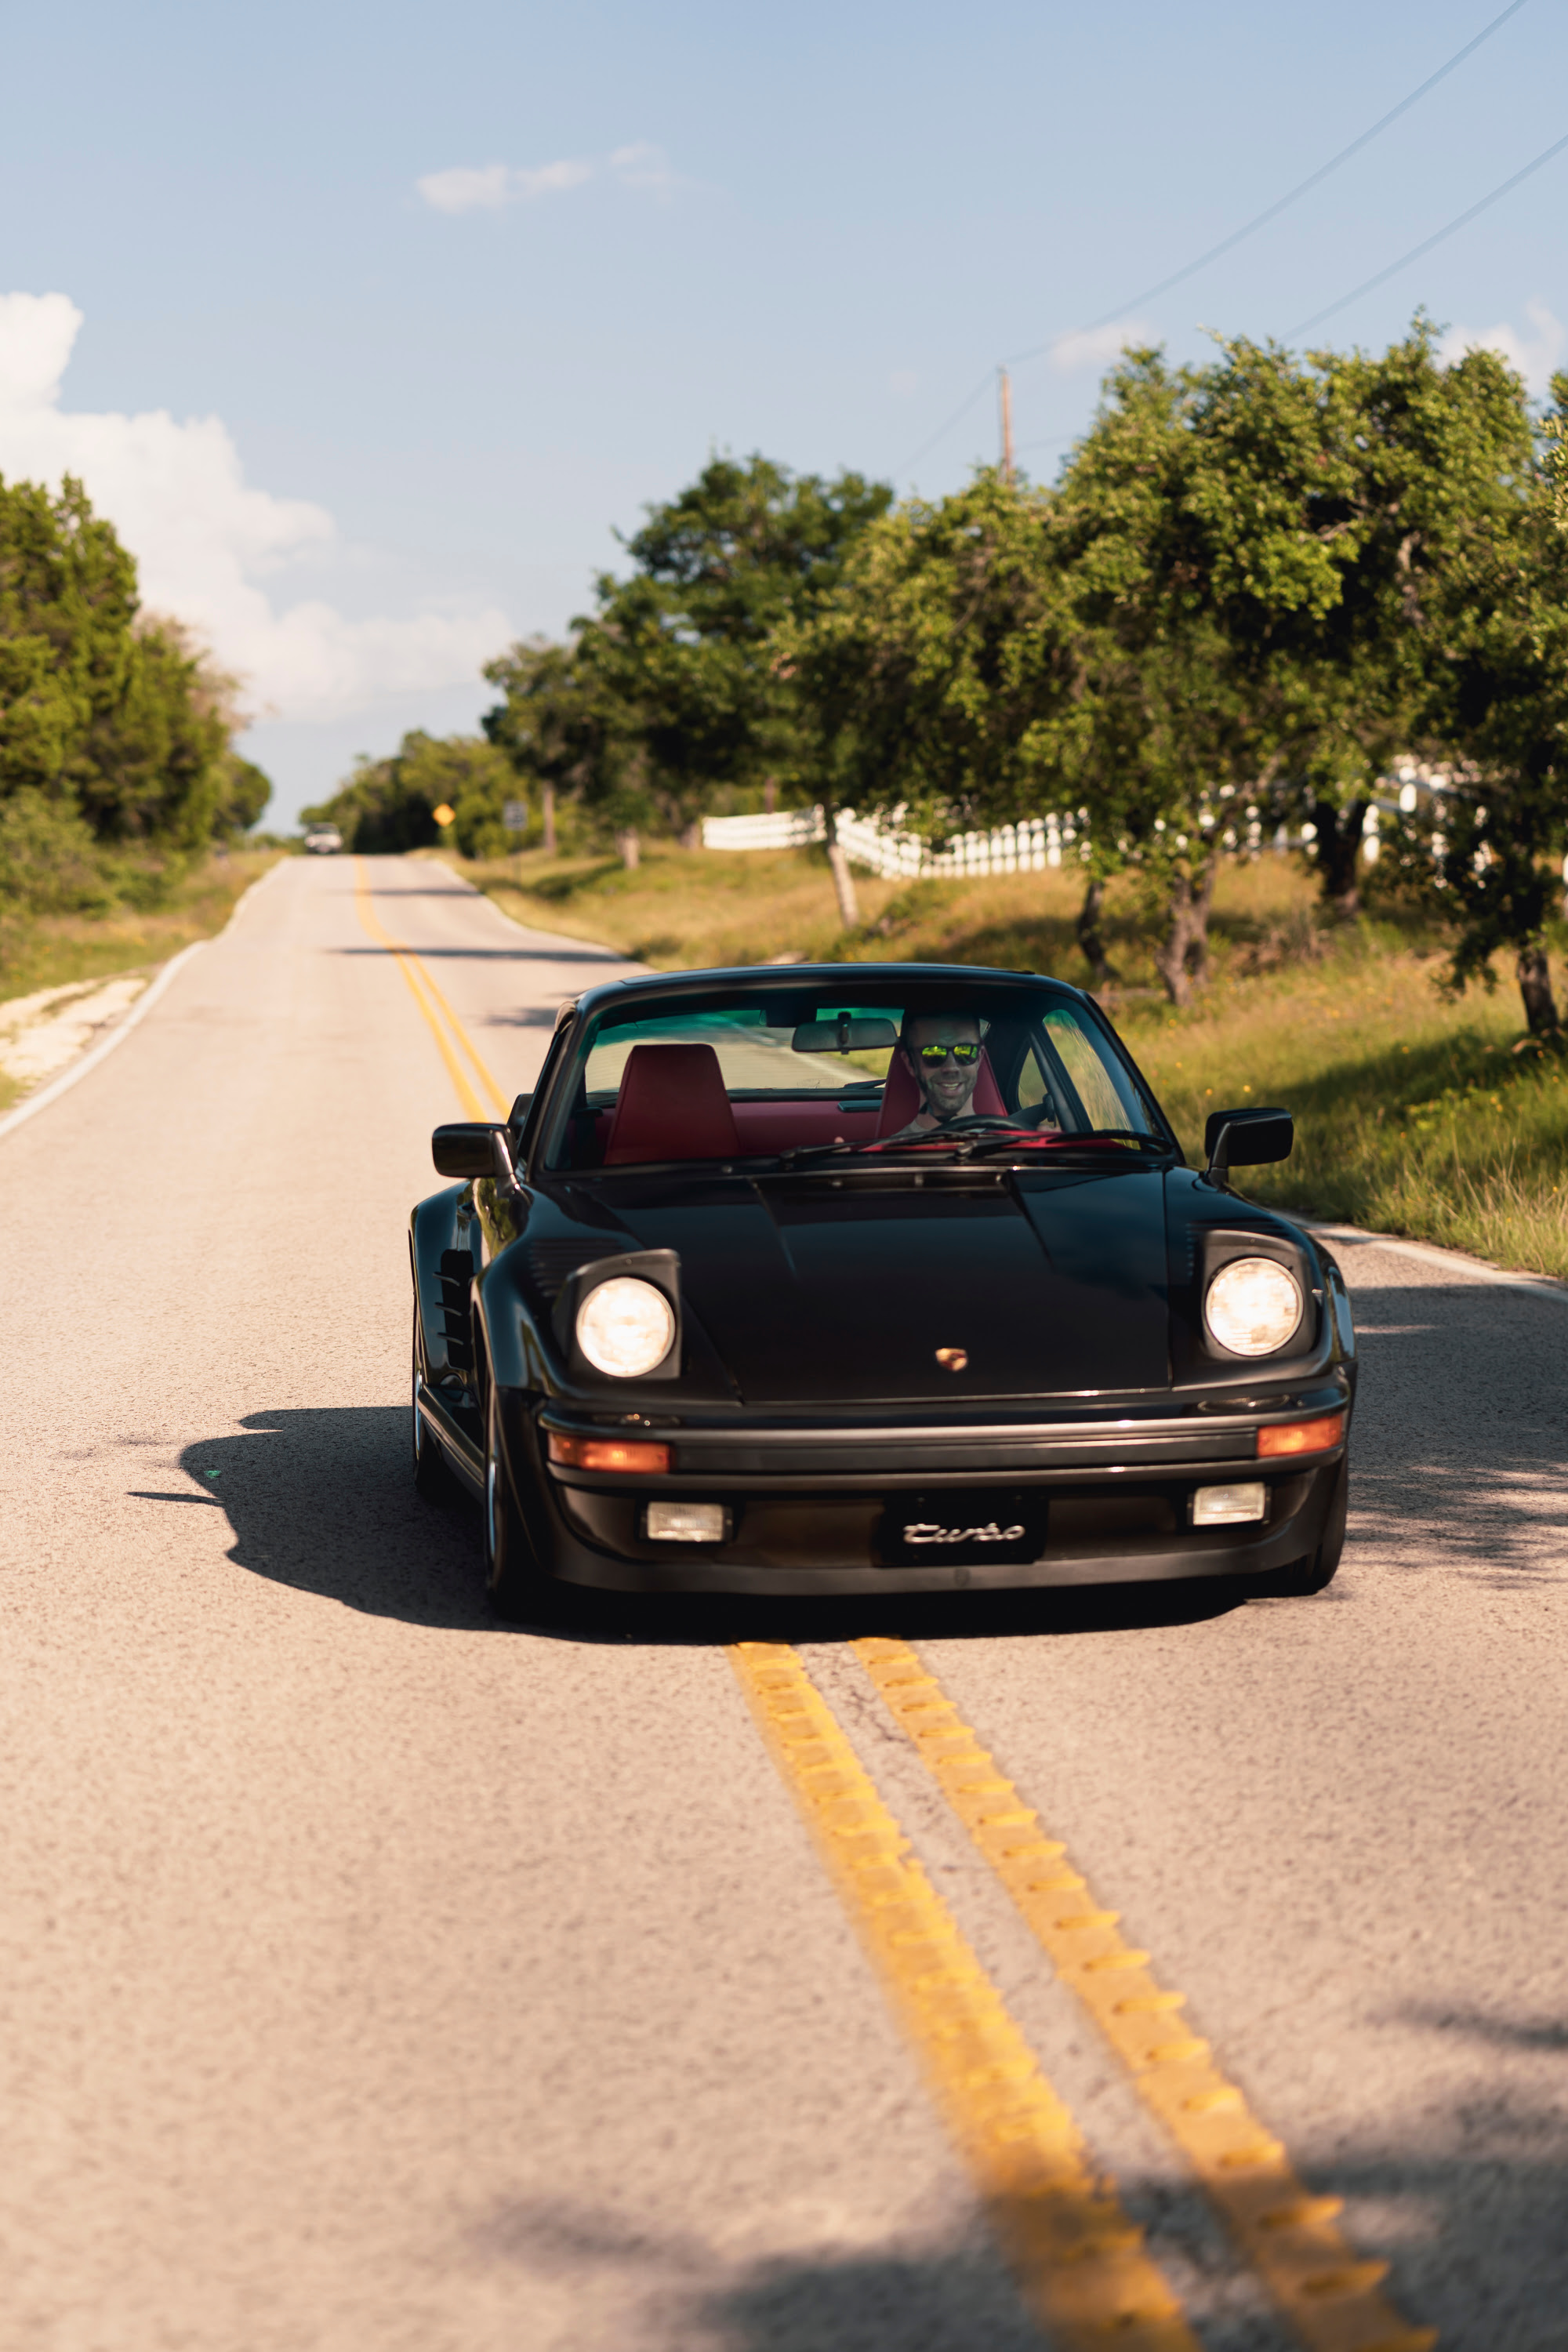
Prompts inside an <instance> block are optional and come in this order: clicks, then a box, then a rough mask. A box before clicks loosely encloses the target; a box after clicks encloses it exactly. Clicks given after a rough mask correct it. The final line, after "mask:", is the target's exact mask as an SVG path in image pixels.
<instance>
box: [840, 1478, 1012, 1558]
mask: <svg viewBox="0 0 1568 2352" xmlns="http://www.w3.org/2000/svg"><path fill="white" fill-rule="evenodd" d="M1045 1548H1046V1498H1045V1496H1043V1495H1039V1494H1030V1493H1029V1492H1028V1491H1027V1490H1025V1491H1024V1492H1022V1493H1019V1492H1017V1491H1014V1492H1012V1493H996V1492H994V1491H993V1492H991V1493H989V1494H945V1495H944V1494H940V1493H939V1494H931V1495H896V1496H894V1497H893V1499H892V1501H891V1502H890V1503H889V1505H888V1507H887V1509H886V1510H885V1511H884V1512H883V1514H882V1524H881V1529H880V1533H879V1538H878V1551H879V1555H880V1558H881V1562H882V1565H883V1567H884V1568H985V1567H992V1568H1005V1567H1007V1566H1008V1565H1010V1564H1014V1565H1016V1563H1017V1562H1019V1561H1021V1560H1030V1559H1038V1558H1039V1556H1040V1554H1041V1552H1042V1551H1044V1549H1045Z"/></svg>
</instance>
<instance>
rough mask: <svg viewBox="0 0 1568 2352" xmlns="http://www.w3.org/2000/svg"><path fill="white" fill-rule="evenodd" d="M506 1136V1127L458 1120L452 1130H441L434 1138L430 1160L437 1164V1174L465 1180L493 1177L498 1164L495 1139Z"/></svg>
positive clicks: (431, 1143) (470, 1120) (431, 1142)
mask: <svg viewBox="0 0 1568 2352" xmlns="http://www.w3.org/2000/svg"><path fill="white" fill-rule="evenodd" d="M505 1134H506V1129H505V1128H504V1127H498V1126H495V1125H493V1124H491V1122H489V1120H486V1121H484V1122H483V1123H481V1122H480V1121H479V1120H478V1119H463V1120H461V1121H458V1120H454V1122H453V1123H452V1125H451V1126H450V1127H438V1128H437V1129H436V1132H435V1134H434V1135H433V1136H432V1137H431V1138H430V1157H431V1159H432V1160H434V1161H435V1162H436V1173H437V1175H438V1176H456V1177H460V1178H465V1179H466V1178H468V1177H471V1176H493V1175H494V1174H495V1172H496V1162H495V1146H494V1144H493V1142H492V1141H491V1138H492V1137H493V1136H498V1135H499V1136H504V1135H505ZM509 1157H510V1154H509Z"/></svg>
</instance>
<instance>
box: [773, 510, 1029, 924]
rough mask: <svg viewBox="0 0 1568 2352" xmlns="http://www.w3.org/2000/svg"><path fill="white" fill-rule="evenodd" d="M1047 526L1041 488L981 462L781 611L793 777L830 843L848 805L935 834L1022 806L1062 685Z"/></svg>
mask: <svg viewBox="0 0 1568 2352" xmlns="http://www.w3.org/2000/svg"><path fill="white" fill-rule="evenodd" d="M1053 523H1054V513H1053V505H1052V501H1051V499H1050V498H1049V496H1048V495H1047V493H1045V492H1041V491H1034V490H1029V489H1026V488H1016V487H1014V486H1013V485H1011V484H1009V483H1007V482H1005V481H1004V480H1003V479H1002V478H1001V476H1000V475H999V474H998V473H995V472H993V471H989V470H987V471H984V472H982V473H981V474H979V475H978V476H977V477H976V478H975V479H974V481H973V483H972V484H971V485H970V486H969V488H967V489H965V490H963V491H960V492H957V493H955V494H954V495H953V496H952V497H950V498H946V499H940V500H938V501H936V502H935V503H925V502H922V501H920V500H911V501H909V502H907V503H905V504H903V505H900V506H899V507H898V508H896V509H893V511H892V512H890V513H889V514H886V515H885V516H883V517H881V518H880V519H879V520H875V521H874V522H873V523H872V524H871V526H870V527H869V528H868V530H865V531H864V533H863V534H862V536H861V537H860V539H859V541H858V544H857V545H856V547H855V549H854V550H853V551H852V553H851V554H850V556H849V558H848V561H847V565H846V567H845V571H844V575H843V577H842V579H841V581H840V582H839V583H837V585H836V586H835V588H834V589H833V591H832V592H831V593H828V594H826V595H825V596H823V597H821V598H819V599H818V600H816V604H815V605H814V607H813V608H812V609H810V610H808V611H806V612H805V613H804V614H789V615H787V616H786V617H785V619H784V622H783V624H782V625H780V627H779V628H778V630H777V632H776V634H775V636H774V639H773V651H774V660H775V664H776V667H777V669H778V672H779V674H780V675H781V676H782V677H784V679H786V680H787V681H788V682H789V684H790V687H791V688H792V696H793V701H794V706H795V707H794V710H793V712H792V728H791V741H790V746H789V754H790V767H789V775H790V781H791V782H792V784H793V785H794V787H795V791H796V793H797V794H798V795H799V796H800V797H804V798H806V799H809V800H813V801H819V802H820V803H822V804H823V806H824V807H825V808H826V811H827V812H828V816H829V826H830V844H831V841H832V836H833V832H834V829H835V828H836V824H837V816H838V814H840V813H841V812H842V811H844V810H846V809H850V808H853V809H855V810H856V811H858V813H859V814H862V815H873V814H893V813H894V812H895V811H896V812H897V813H898V815H899V817H900V821H901V822H902V823H903V824H907V825H909V826H910V827H911V828H912V829H913V830H915V831H918V832H921V833H925V834H934V835H943V834H946V833H949V832H952V831H957V830H959V829H961V828H964V827H968V826H971V825H976V824H999V823H1003V822H1005V821H1006V820H1007V819H1009V818H1011V817H1014V816H1016V815H1018V814H1025V813H1026V812H1027V811H1028V809H1029V806H1030V796H1031V787H1032V784H1033V782H1034V781H1035V774H1036V762H1035V759H1034V752H1033V746H1034V733H1035V730H1037V727H1038V725H1039V723H1040V721H1041V719H1042V718H1043V717H1044V716H1045V715H1046V714H1047V713H1052V712H1055V711H1056V710H1057V709H1058V708H1059V707H1060V705H1061V703H1062V701H1063V699H1064V698H1065V697H1066V696H1067V695H1068V693H1069V691H1070V686H1071V650H1070V635H1069V631H1068V608H1067V604H1066V600H1065V597H1064V593H1063V582H1062V576H1061V574H1060V572H1059V570H1058V566H1057V563H1056V560H1055V556H1054V551H1053V545H1052V531H1053ZM839 854H840V856H842V852H840V853H839ZM840 911H841V913H842V915H843V918H844V919H845V921H846V923H849V922H852V921H853V920H854V901H853V897H852V894H848V893H847V890H846V887H845V885H844V883H843V882H842V881H841V883H840Z"/></svg>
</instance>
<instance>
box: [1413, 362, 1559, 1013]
mask: <svg viewBox="0 0 1568 2352" xmlns="http://www.w3.org/2000/svg"><path fill="white" fill-rule="evenodd" d="M1472 356H1473V357H1475V358H1478V359H1479V358H1489V357H1490V355H1489V354H1482V353H1477V354H1473V355H1472ZM1512 388H1513V391H1514V394H1515V395H1516V399H1517V401H1518V404H1520V406H1521V408H1522V403H1523V397H1524V387H1523V385H1522V384H1521V383H1517V381H1516V382H1515V383H1514V384H1513V387H1512ZM1565 424H1568V375H1560V376H1558V377H1557V378H1556V379H1555V381H1554V383H1553V385H1552V408H1551V409H1550V411H1549V413H1548V414H1547V415H1546V417H1545V418H1544V419H1543V420H1542V427H1541V430H1540V434H1539V436H1538V441H1537V446H1536V447H1535V449H1534V451H1533V453H1532V454H1531V457H1529V459H1528V461H1527V462H1526V463H1525V464H1523V465H1521V467H1520V469H1519V473H1518V476H1517V478H1516V482H1515V493H1516V494H1515V496H1514V498H1513V499H1512V502H1511V505H1510V507H1509V509H1506V510H1505V511H1502V512H1498V511H1497V510H1496V509H1495V507H1490V508H1489V529H1488V530H1486V531H1485V532H1484V533H1480V532H1478V533H1477V534H1476V535H1475V536H1474V537H1473V538H1472V540H1471V541H1470V544H1469V545H1468V549H1467V551H1466V557H1465V561H1464V562H1463V563H1462V564H1461V565H1458V566H1456V567H1454V569H1453V570H1452V572H1450V574H1449V576H1448V577H1447V579H1446V580H1445V581H1444V582H1443V583H1441V589H1442V593H1441V596H1440V598H1438V597H1434V598H1433V600H1432V609H1431V611H1430V613H1429V614H1428V625H1429V626H1430V627H1431V628H1432V630H1433V633H1434V635H1436V638H1437V641H1438V656H1439V658H1438V659H1437V660H1436V662H1435V663H1434V665H1433V672H1434V677H1433V695H1432V707H1431V709H1430V714H1429V716H1430V724H1431V729H1432V731H1433V733H1434V734H1435V735H1436V737H1437V739H1438V740H1440V741H1441V742H1442V743H1443V744H1444V746H1445V748H1446V749H1447V751H1449V753H1450V755H1451V757H1452V759H1453V762H1454V772H1453V777H1452V783H1451V788H1450V790H1449V791H1448V792H1447V793H1446V794H1445V795H1444V796H1443V798H1442V799H1441V801H1440V802H1439V803H1438V804H1437V807H1436V812H1435V814H1433V815H1432V816H1431V817H1430V818H1429V819H1428V821H1427V822H1426V824H1425V825H1423V826H1420V827H1417V828H1415V829H1414V830H1415V839H1414V841H1412V842H1408V843H1407V844H1406V845H1405V872H1406V877H1407V878H1410V879H1413V880H1415V882H1416V883H1417V884H1418V886H1419V887H1422V888H1423V889H1424V891H1425V892H1426V894H1427V895H1428V896H1429V898H1431V900H1432V903H1434V904H1435V905H1436V906H1438V907H1440V908H1442V910H1443V911H1444V912H1445V913H1446V914H1447V916H1448V917H1449V919H1450V920H1451V921H1452V922H1453V923H1454V924H1455V926H1456V930H1455V941H1454V948H1453V952H1452V956H1451V959H1450V964H1449V981H1450V983H1451V985H1452V986H1454V987H1455V988H1463V987H1465V986H1466V985H1467V984H1468V982H1470V981H1472V980H1475V979H1479V980H1481V981H1482V982H1484V983H1485V984H1487V985H1488V986H1490V985H1491V984H1492V982H1493V968H1492V959H1493V957H1494V956H1496V955H1498V954H1499V953H1504V954H1508V955H1511V957H1512V959H1513V967H1514V975H1515V978H1516V980H1517V982H1518V985H1519V990H1520V995H1521V1002H1522V1004H1523V1008H1524V1016H1525V1022H1526V1025H1527V1027H1528V1029H1529V1030H1530V1032H1531V1034H1532V1035H1534V1036H1536V1037H1539V1038H1542V1039H1543V1040H1546V1039H1550V1040H1551V1041H1552V1043H1553V1044H1554V1045H1561V1043H1562V1030H1561V1027H1560V1024H1559V1019H1558V1012H1557V1005H1556V1001H1555V997H1554V995H1553V992H1552V975H1551V968H1550V965H1549V963H1548V960H1547V927H1548V925H1549V923H1550V922H1551V921H1552V919H1553V918H1554V917H1555V915H1556V914H1557V913H1558V911H1559V908H1560V905H1561V893H1562V887H1563V886H1562V881H1561V878H1560V876H1561V872H1562V867H1561V863H1560V861H1561V860H1562V858H1563V853H1564V851H1565V850H1568V528H1565V520H1568V518H1565V515H1564V509H1563V472H1562V453H1563V446H1564V440H1563V434H1564V425H1565Z"/></svg>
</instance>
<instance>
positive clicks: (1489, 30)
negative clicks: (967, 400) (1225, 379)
mask: <svg viewBox="0 0 1568 2352" xmlns="http://www.w3.org/2000/svg"><path fill="white" fill-rule="evenodd" d="M1523 5H1524V0H1509V5H1508V6H1507V7H1506V8H1505V9H1503V11H1502V12H1501V14H1500V16H1494V17H1493V18H1492V20H1491V23H1490V24H1489V25H1485V26H1482V28H1481V30H1480V31H1479V33H1478V34H1477V35H1476V37H1475V38H1474V39H1473V40H1469V41H1467V42H1466V43H1465V46H1464V47H1463V48H1462V49H1456V50H1455V52H1454V54H1453V56H1452V57H1451V58H1449V59H1448V61H1447V64H1446V65H1440V66H1439V67H1438V68H1437V70H1436V73H1435V74H1428V75H1427V77H1426V80H1425V81H1424V82H1423V83H1422V84H1421V86H1420V88H1419V89H1413V90H1412V91H1411V93H1410V95H1409V97H1408V98H1402V99H1401V100H1400V101H1399V103H1398V105H1397V106H1394V107H1391V108H1390V109H1389V110H1388V112H1387V113H1386V114H1384V115H1380V116H1379V118H1378V120H1377V121H1375V122H1374V123H1373V126H1372V128H1371V130H1370V131H1363V132H1362V134H1361V136H1360V138H1359V139H1352V141H1351V143H1350V145H1349V146H1348V147H1342V148H1341V149H1340V152H1339V153H1338V154H1337V155H1331V156H1330V158H1329V160H1328V162H1327V163H1323V164H1321V165H1320V166H1319V168H1318V170H1317V171H1315V172H1313V173H1310V174H1309V175H1308V177H1307V178H1306V179H1304V180H1301V181H1300V182H1299V183H1298V184H1297V185H1296V186H1295V187H1293V188H1292V189H1290V191H1289V194H1286V195H1283V196H1281V197H1280V198H1279V201H1278V202H1277V203H1275V204H1272V205H1268V208H1267V210H1266V211H1264V212H1260V213H1258V214H1256V215H1254V217H1253V218H1252V219H1251V220H1249V221H1247V222H1246V223H1245V224H1244V226H1242V227H1240V228H1238V229H1233V230H1232V231H1231V234H1230V235H1229V236H1226V237H1222V238H1221V240H1220V242H1219V244H1218V245H1211V246H1210V247H1209V249H1208V251H1207V252H1206V253H1200V254H1199V256H1198V257H1197V259H1196V260H1195V261H1189V262H1188V263H1187V264H1186V266H1185V268H1182V269H1178V270H1176V271H1174V272H1173V275H1172V276H1171V277H1169V278H1161V280H1160V282H1159V284H1158V285H1157V286H1150V287H1146V288H1145V289H1144V291H1143V292H1142V294H1135V295H1134V296H1133V297H1132V299H1131V301H1130V302H1123V303H1121V305H1119V307H1118V308H1117V309H1116V310H1107V311H1106V313H1105V315H1104V317H1103V318H1100V319H1091V320H1089V326H1088V327H1087V328H1086V329H1084V330H1082V331H1083V332H1085V333H1089V334H1092V333H1093V332H1094V331H1095V330H1096V328H1099V327H1109V326H1110V325H1112V324H1113V323H1114V321H1115V320H1118V319H1124V318H1125V317H1126V316H1127V313H1128V312H1129V311H1130V310H1137V309H1138V308H1139V306H1140V304H1141V303H1144V302H1152V301H1153V300H1154V299H1155V298H1156V297H1157V296H1158V295H1161V294H1168V293H1169V292H1170V290H1171V289H1172V287H1173V286H1179V285H1180V284H1181V283H1182V281H1183V279H1184V278H1193V277H1195V276H1196V274H1197V272H1198V271H1199V270H1200V269H1206V268H1207V267H1208V265H1209V263H1210V262H1211V261H1217V260H1218V259H1219V257H1220V255H1221V254H1222V253H1228V252H1229V251H1230V250H1231V247H1233V246H1237V245H1239V244H1240V243H1241V241H1242V239H1243V238H1244V237H1248V236H1251V235H1252V233H1253V231H1254V230H1255V229H1259V228H1262V227H1263V226H1264V225H1265V223H1266V222H1268V221H1271V220H1274V219H1276V218H1278V216H1279V214H1280V213H1282V212H1284V211H1285V209H1286V207H1287V206H1288V205H1293V204H1294V203H1295V201H1296V199H1297V197H1298V196H1304V195H1305V194H1306V193H1307V191H1308V189H1309V188H1315V187H1317V186H1318V184H1320V182H1321V181H1323V180H1326V179H1327V178H1328V176H1329V174H1330V173H1331V172H1337V171H1338V170H1339V168H1340V165H1341V164H1342V163H1349V161H1350V159H1351V157H1352V155H1356V154H1359V153H1360V152H1361V150H1362V149H1363V147H1365V146H1367V145H1369V144H1370V143H1371V142H1372V141H1373V139H1375V138H1376V137H1377V135H1378V133H1379V131H1386V130H1387V128H1388V126H1389V124H1390V123H1391V122H1397V121H1398V120H1399V118H1400V116H1401V115H1402V114H1407V113H1408V112H1409V110H1410V109H1411V108H1412V107H1413V106H1414V105H1415V102H1416V100H1418V99H1422V98H1425V97H1426V93H1427V91H1428V90H1429V89H1436V86H1437V84H1438V83H1439V82H1440V81H1441V80H1442V79H1443V78H1444V76H1445V75H1447V74H1451V73H1452V72H1453V70H1454V68H1455V67H1456V66H1458V65H1463V63H1464V61H1465V59H1466V58H1468V57H1469V56H1470V55H1471V54H1472V52H1473V51H1475V50H1476V49H1479V47H1480V46H1481V43H1482V42H1483V41H1488V40H1490V38H1491V37H1492V35H1493V34H1494V33H1495V32H1496V31H1497V29H1498V27H1499V26H1500V25H1505V24H1507V22H1508V20H1509V18H1510V16H1518V14H1519V12H1520V10H1521V8H1522V7H1523ZM1412 258H1414V257H1412ZM1053 340H1054V339H1053ZM1050 349H1051V344H1050V343H1037V344H1036V346H1035V347H1034V349H1033V350H1032V351H1027V352H1015V353H1014V354H1013V356H1012V358H1011V359H1010V360H1009V361H1008V362H1007V364H1008V365H1009V366H1010V367H1018V366H1021V365H1022V363H1023V362H1024V361H1025V360H1032V359H1037V358H1038V357H1039V356H1040V353H1041V352H1048V351H1049V350H1050Z"/></svg>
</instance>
